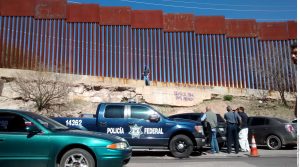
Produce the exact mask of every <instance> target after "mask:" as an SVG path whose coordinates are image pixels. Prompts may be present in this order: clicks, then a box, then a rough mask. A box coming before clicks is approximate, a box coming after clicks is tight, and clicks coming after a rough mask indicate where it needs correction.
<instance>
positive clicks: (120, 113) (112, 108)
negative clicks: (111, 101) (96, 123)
mask: <svg viewBox="0 0 300 167" xmlns="http://www.w3.org/2000/svg"><path fill="white" fill-rule="evenodd" d="M104 117H105V118H124V106H123V105H108V106H106V108H105V113H104Z"/></svg>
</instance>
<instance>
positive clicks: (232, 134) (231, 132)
mask: <svg viewBox="0 0 300 167" xmlns="http://www.w3.org/2000/svg"><path fill="white" fill-rule="evenodd" d="M232 144H234V149H235V153H239V140H238V127H237V125H236V124H231V123H229V124H227V153H231V150H232Z"/></svg>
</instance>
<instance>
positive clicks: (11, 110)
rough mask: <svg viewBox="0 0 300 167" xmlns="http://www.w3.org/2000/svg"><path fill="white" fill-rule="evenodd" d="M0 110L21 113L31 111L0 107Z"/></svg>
mask: <svg viewBox="0 0 300 167" xmlns="http://www.w3.org/2000/svg"><path fill="white" fill-rule="evenodd" d="M0 112H12V113H21V114H27V113H31V112H30V111H25V110H20V109H0Z"/></svg>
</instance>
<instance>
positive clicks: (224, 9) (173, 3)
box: [68, 0, 297, 22]
mask: <svg viewBox="0 0 300 167" xmlns="http://www.w3.org/2000/svg"><path fill="white" fill-rule="evenodd" d="M68 2H69V3H96V4H100V5H101V6H129V7H131V8H132V9H133V10H141V9H143V10H163V12H164V13H192V14H194V15H197V16H225V18H226V19H256V21H257V22H277V21H287V20H297V0H68Z"/></svg>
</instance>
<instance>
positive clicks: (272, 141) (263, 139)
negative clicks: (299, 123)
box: [248, 116, 297, 150]
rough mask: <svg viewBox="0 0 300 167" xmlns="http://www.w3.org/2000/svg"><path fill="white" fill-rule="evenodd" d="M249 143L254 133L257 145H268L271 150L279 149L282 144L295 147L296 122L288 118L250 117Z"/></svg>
mask: <svg viewBox="0 0 300 167" xmlns="http://www.w3.org/2000/svg"><path fill="white" fill-rule="evenodd" d="M248 125H249V133H248V135H249V143H251V139H252V135H253V134H254V136H255V141H256V144H257V145H266V146H267V147H268V148H269V149H271V150H278V149H280V148H281V147H282V146H286V147H290V148H292V147H294V146H296V145H297V130H296V124H294V123H290V122H288V121H286V120H283V119H280V118H275V117H265V116H255V117H249V119H248Z"/></svg>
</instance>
